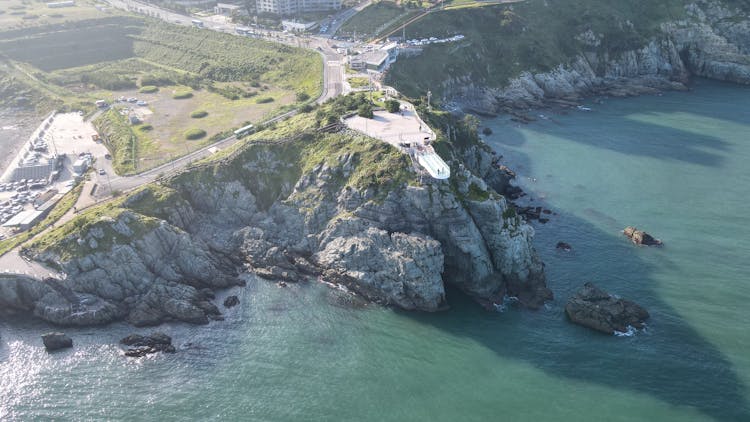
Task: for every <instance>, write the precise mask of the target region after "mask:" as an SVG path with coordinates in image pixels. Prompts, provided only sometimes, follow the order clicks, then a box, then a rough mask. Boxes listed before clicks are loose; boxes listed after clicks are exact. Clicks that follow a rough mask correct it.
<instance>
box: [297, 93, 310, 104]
mask: <svg viewBox="0 0 750 422" xmlns="http://www.w3.org/2000/svg"><path fill="white" fill-rule="evenodd" d="M309 99H310V96H309V95H308V94H307V93H306V92H298V93H297V101H299V102H302V101H307V100H309Z"/></svg>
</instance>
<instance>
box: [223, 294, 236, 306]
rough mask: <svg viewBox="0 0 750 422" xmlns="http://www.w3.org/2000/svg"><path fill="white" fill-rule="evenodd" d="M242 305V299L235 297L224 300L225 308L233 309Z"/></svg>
mask: <svg viewBox="0 0 750 422" xmlns="http://www.w3.org/2000/svg"><path fill="white" fill-rule="evenodd" d="M239 304H240V298H238V297H237V296H235V295H232V296H229V297H228V298H226V299H225V300H224V307H225V308H232V307H234V306H237V305H239Z"/></svg>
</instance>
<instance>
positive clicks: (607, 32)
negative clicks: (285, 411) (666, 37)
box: [387, 0, 743, 96]
mask: <svg viewBox="0 0 750 422" xmlns="http://www.w3.org/2000/svg"><path fill="white" fill-rule="evenodd" d="M727 2H728V3H733V4H737V5H740V4H741V3H743V2H742V1H736V0H733V1H727ZM686 3H688V1H687V0H663V1H658V2H643V1H639V0H618V1H614V0H558V1H554V2H550V1H547V0H528V1H525V2H521V3H515V4H512V5H500V6H488V7H483V8H464V9H458V10H445V11H436V12H433V13H430V14H429V15H428V16H426V17H425V18H423V19H421V20H419V21H417V22H415V23H414V24H413V25H410V26H409V27H408V28H407V37H408V38H428V37H432V36H434V37H438V38H442V37H446V36H451V35H455V34H463V35H465V36H466V38H465V39H463V40H462V41H460V42H458V43H451V44H440V45H432V46H427V47H425V49H424V52H423V53H422V54H421V55H420V56H416V57H411V58H402V59H399V61H398V62H397V63H395V64H394V66H393V68H392V69H391V71H390V73H389V75H388V78H387V82H388V83H389V84H392V85H394V86H395V87H396V88H398V89H399V90H401V91H402V92H404V93H405V94H407V95H412V96H417V95H424V93H425V92H426V91H427V90H428V89H430V90H432V91H433V93H437V94H438V95H439V94H440V93H441V91H442V86H441V84H442V83H443V82H444V81H446V80H448V79H450V78H455V77H469V78H470V79H471V81H473V82H474V83H476V84H480V85H486V86H491V87H497V86H502V85H504V84H505V82H506V81H507V80H508V79H509V78H512V77H515V76H517V75H518V74H519V73H520V72H522V71H524V70H529V71H541V72H543V71H548V70H550V69H552V68H554V67H555V66H557V65H558V64H561V63H566V62H567V61H568V60H569V59H570V58H571V57H572V56H574V55H575V54H577V53H578V52H580V51H581V50H582V49H583V48H584V46H585V39H584V37H582V34H584V33H586V32H587V31H591V32H593V33H594V34H597V35H598V36H600V39H601V43H600V44H599V45H598V46H597V47H596V50H597V51H596V52H597V53H602V54H603V53H606V54H609V55H614V56H616V55H618V54H620V53H621V52H623V51H627V50H630V49H633V48H639V47H642V46H643V45H645V44H646V42H647V40H648V39H649V38H650V37H652V36H654V35H655V34H656V33H657V32H658V30H659V26H660V25H661V23H663V22H666V21H670V20H676V19H680V18H683V17H684V16H685V12H684V5H685V4H686ZM589 48H590V47H589Z"/></svg>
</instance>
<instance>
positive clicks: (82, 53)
mask: <svg viewBox="0 0 750 422" xmlns="http://www.w3.org/2000/svg"><path fill="white" fill-rule="evenodd" d="M0 4H3V3H0ZM94 10H96V9H94ZM0 31H1V30H0ZM321 81H322V63H321V61H320V57H319V56H318V55H317V54H316V53H314V52H311V51H307V50H302V49H298V48H293V47H289V46H284V45H278V44H273V43H270V42H266V41H263V40H259V39H251V38H245V37H239V36H234V35H230V34H224V33H218V32H214V31H209V30H201V29H197V28H190V27H180V26H175V25H168V24H165V23H162V22H158V21H155V20H150V19H143V18H140V17H133V16H125V15H117V16H103V17H100V18H97V19H83V20H79V21H77V22H76V23H75V24H74V25H70V24H67V23H61V24H49V25H43V26H35V27H28V28H22V29H13V30H8V31H1V32H0V95H2V98H0V105H3V104H4V105H6V106H18V105H26V106H29V105H30V106H36V107H37V108H38V109H39V111H41V112H47V111H49V110H50V109H53V108H54V109H61V110H83V111H84V112H85V113H86V114H87V115H93V113H94V112H95V111H96V109H97V108H96V106H95V105H94V103H95V101H97V100H104V101H105V102H107V103H109V104H113V103H117V104H116V107H115V108H116V109H117V110H116V112H112V113H100V114H101V115H97V120H96V124H97V126H98V127H99V128H100V129H101V131H102V132H103V133H102V134H103V135H104V136H105V137H106V138H107V139H108V140H109V142H108V145H109V147H110V149H111V152H112V155H113V157H114V164H115V169H116V170H117V171H118V172H119V173H122V174H126V173H134V172H139V171H143V170H146V169H148V168H151V167H154V166H156V165H158V164H161V163H163V162H164V161H166V160H168V159H169V158H170V157H173V156H178V155H183V154H186V153H188V152H190V151H192V150H195V149H197V148H199V147H201V146H203V145H205V144H206V143H208V142H210V141H213V140H216V139H217V138H220V137H221V136H222V135H225V134H226V133H229V132H231V130H233V129H235V128H237V127H239V126H243V125H245V124H247V123H248V122H251V123H256V122H258V121H260V120H263V119H264V118H267V117H270V116H272V115H274V114H277V113H280V112H283V111H284V110H286V109H288V108H289V107H290V106H291V105H292V104H293V103H303V102H307V101H310V100H312V99H314V98H316V97H317V96H318V95H319V94H320V92H321V87H322V84H321ZM121 97H123V98H124V99H128V98H132V99H136V98H137V100H135V101H133V102H132V103H129V102H119V103H118V102H117V101H115V100H116V99H119V98H121ZM137 101H143V102H144V103H137ZM188 132H190V134H189V136H188ZM187 138H190V139H187Z"/></svg>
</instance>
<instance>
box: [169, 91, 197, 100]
mask: <svg viewBox="0 0 750 422" xmlns="http://www.w3.org/2000/svg"><path fill="white" fill-rule="evenodd" d="M172 98H174V99H175V100H185V99H188V98H193V93H192V92H191V91H178V92H175V93H174V95H173V96H172Z"/></svg>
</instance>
